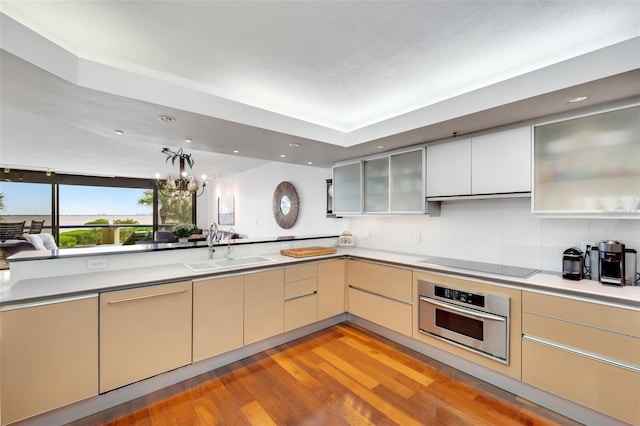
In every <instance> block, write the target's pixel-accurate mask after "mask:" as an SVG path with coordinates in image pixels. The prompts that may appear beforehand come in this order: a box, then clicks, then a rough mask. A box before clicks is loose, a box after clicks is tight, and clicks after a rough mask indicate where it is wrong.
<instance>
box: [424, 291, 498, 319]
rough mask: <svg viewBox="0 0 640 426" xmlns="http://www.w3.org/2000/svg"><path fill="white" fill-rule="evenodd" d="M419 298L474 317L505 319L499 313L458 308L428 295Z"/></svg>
mask: <svg viewBox="0 0 640 426" xmlns="http://www.w3.org/2000/svg"><path fill="white" fill-rule="evenodd" d="M420 300H421V301H423V302H427V303H431V304H432V305H436V306H440V307H441V308H444V309H448V310H450V311H454V312H459V313H461V314H465V315H468V316H472V317H476V318H482V319H488V320H492V321H500V322H506V321H507V319H506V318H505V317H501V316H499V315H492V314H487V313H484V312H478V311H471V310H469V309H465V308H458V307H456V306H453V305H450V304H448V303H442V302H438V301H437V300H433V299H429V298H428V297H424V296H420Z"/></svg>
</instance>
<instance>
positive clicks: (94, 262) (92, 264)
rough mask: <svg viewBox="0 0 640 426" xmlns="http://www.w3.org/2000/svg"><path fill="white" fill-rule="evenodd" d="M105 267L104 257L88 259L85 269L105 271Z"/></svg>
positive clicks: (105, 260)
mask: <svg viewBox="0 0 640 426" xmlns="http://www.w3.org/2000/svg"><path fill="white" fill-rule="evenodd" d="M106 267H107V259H106V258H104V257H99V258H94V259H89V260H88V261H87V269H105V268H106Z"/></svg>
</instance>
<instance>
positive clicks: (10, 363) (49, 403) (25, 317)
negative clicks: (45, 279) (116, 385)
mask: <svg viewBox="0 0 640 426" xmlns="http://www.w3.org/2000/svg"><path fill="white" fill-rule="evenodd" d="M0 322H1V329H2V359H1V361H0V364H1V366H0V375H1V377H2V384H1V389H0V394H1V409H0V412H1V415H2V424H3V425H4V424H8V423H12V422H15V421H18V420H21V419H24V418H27V417H31V416H34V415H36V414H40V413H43V412H45V411H49V410H52V409H54V408H58V407H62V406H64V405H67V404H71V403H73V402H76V401H79V400H82V399H85V398H89V397H91V396H94V395H97V394H98V296H97V295H94V296H90V297H78V298H75V299H64V300H58V301H56V300H54V301H50V302H41V303H35V304H32V305H22V306H19V307H16V308H12V307H11V306H7V307H4V308H3V310H2V313H0Z"/></svg>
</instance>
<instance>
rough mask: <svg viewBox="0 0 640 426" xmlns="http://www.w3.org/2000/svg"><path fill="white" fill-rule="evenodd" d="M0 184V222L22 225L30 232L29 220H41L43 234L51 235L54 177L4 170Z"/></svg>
mask: <svg viewBox="0 0 640 426" xmlns="http://www.w3.org/2000/svg"><path fill="white" fill-rule="evenodd" d="M1 173H2V181H0V221H2V222H22V221H24V222H25V232H29V226H30V225H31V221H32V220H36V221H40V220H44V221H45V222H44V227H43V230H42V232H52V229H53V227H54V215H53V203H52V200H53V186H52V185H53V181H54V177H53V176H47V175H46V174H45V173H44V172H30V171H21V170H12V169H4V170H3V171H2V172H1Z"/></svg>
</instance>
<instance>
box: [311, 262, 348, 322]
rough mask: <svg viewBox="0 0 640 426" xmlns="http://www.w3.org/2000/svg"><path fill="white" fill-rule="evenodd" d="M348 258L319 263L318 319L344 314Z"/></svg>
mask: <svg viewBox="0 0 640 426" xmlns="http://www.w3.org/2000/svg"><path fill="white" fill-rule="evenodd" d="M346 263H347V262H346V260H343V259H338V260H329V261H326V262H320V263H318V320H323V319H326V318H331V317H333V316H336V315H340V314H343V313H344V312H345V311H346V309H345V287H344V279H345V268H346Z"/></svg>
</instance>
